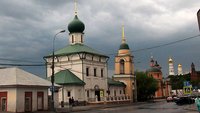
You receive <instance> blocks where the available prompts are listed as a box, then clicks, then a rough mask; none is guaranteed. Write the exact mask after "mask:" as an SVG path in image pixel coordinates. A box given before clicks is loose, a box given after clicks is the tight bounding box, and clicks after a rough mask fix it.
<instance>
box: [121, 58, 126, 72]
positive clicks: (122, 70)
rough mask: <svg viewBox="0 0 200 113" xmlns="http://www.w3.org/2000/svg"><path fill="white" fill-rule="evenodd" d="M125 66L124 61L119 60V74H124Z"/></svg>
mask: <svg viewBox="0 0 200 113" xmlns="http://www.w3.org/2000/svg"><path fill="white" fill-rule="evenodd" d="M124 65H125V64H124V60H122V59H121V60H120V74H124V73H125V70H124V69H125V68H124V67H125V66H124Z"/></svg>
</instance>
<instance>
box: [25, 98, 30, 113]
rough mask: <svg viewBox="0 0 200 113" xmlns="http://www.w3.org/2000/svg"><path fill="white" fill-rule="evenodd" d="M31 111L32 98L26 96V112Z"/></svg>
mask: <svg viewBox="0 0 200 113" xmlns="http://www.w3.org/2000/svg"><path fill="white" fill-rule="evenodd" d="M30 111H31V98H30V97H25V112H30Z"/></svg>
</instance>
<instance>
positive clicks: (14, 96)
mask: <svg viewBox="0 0 200 113" xmlns="http://www.w3.org/2000/svg"><path fill="white" fill-rule="evenodd" d="M0 77H1V79H0V112H2V111H4V112H34V111H38V110H48V88H49V87H50V86H51V83H50V82H49V81H47V80H45V79H42V78H40V77H38V76H36V75H33V74H31V73H28V72H26V71H23V70H21V69H19V68H3V69H0ZM5 81H6V82H5Z"/></svg>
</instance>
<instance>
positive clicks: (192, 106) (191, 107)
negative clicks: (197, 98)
mask: <svg viewBox="0 0 200 113" xmlns="http://www.w3.org/2000/svg"><path fill="white" fill-rule="evenodd" d="M184 109H185V110H190V111H198V110H197V106H196V104H191V105H187V106H186V107H184Z"/></svg>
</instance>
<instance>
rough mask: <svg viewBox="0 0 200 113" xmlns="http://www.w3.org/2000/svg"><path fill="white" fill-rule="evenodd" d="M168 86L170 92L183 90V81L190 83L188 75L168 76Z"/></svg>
mask: <svg viewBox="0 0 200 113" xmlns="http://www.w3.org/2000/svg"><path fill="white" fill-rule="evenodd" d="M168 78H170V84H171V86H172V90H177V89H183V83H184V81H190V75H189V74H185V75H170V76H168Z"/></svg>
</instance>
